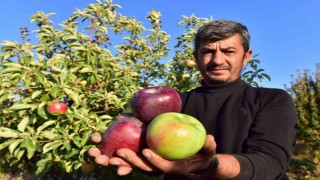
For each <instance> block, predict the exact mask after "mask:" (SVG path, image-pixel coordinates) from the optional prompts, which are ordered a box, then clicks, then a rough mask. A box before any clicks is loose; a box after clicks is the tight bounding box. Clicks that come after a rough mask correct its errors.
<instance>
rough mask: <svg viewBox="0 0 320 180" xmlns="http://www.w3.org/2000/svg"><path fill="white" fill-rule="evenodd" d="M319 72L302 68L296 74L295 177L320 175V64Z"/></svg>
mask: <svg viewBox="0 0 320 180" xmlns="http://www.w3.org/2000/svg"><path fill="white" fill-rule="evenodd" d="M316 68H317V69H316V72H311V71H310V70H304V71H303V72H301V71H298V76H297V77H294V76H292V82H291V86H290V87H287V91H288V92H289V93H290V94H291V96H292V97H293V99H294V103H295V105H296V109H297V114H298V124H297V130H298V131H297V132H298V133H297V150H296V151H297V152H296V156H295V157H294V159H293V161H292V163H291V166H292V168H291V171H292V172H293V173H295V174H298V175H299V176H298V177H295V179H301V178H311V177H319V176H320V64H317V67H316Z"/></svg>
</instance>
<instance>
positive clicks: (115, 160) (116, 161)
mask: <svg viewBox="0 0 320 180" xmlns="http://www.w3.org/2000/svg"><path fill="white" fill-rule="evenodd" d="M109 164H111V165H115V166H119V167H120V166H131V165H130V164H129V163H128V162H126V161H125V160H124V159H122V158H120V157H111V158H110V160H109Z"/></svg>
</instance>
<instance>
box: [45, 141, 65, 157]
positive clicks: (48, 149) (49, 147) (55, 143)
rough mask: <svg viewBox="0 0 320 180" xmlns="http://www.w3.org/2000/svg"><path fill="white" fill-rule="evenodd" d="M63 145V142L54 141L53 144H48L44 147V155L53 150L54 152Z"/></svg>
mask: <svg viewBox="0 0 320 180" xmlns="http://www.w3.org/2000/svg"><path fill="white" fill-rule="evenodd" d="M62 144H63V141H62V140H55V141H52V142H49V143H47V144H45V145H44V146H43V149H42V150H43V154H45V153H47V152H49V151H51V150H54V149H57V148H58V147H59V146H61V145H62Z"/></svg>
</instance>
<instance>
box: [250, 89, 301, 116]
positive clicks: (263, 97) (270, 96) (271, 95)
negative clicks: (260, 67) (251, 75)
mask: <svg viewBox="0 0 320 180" xmlns="http://www.w3.org/2000/svg"><path fill="white" fill-rule="evenodd" d="M248 91H252V92H251V93H252V94H254V95H253V96H254V97H253V98H254V99H255V102H257V103H258V104H259V107H260V109H263V108H267V107H269V108H276V107H278V108H286V109H290V110H291V111H294V109H295V106H294V102H293V98H292V96H291V95H290V94H289V93H288V92H287V91H285V90H284V89H278V88H261V87H259V88H254V87H251V88H249V89H248ZM247 93H249V92H247Z"/></svg>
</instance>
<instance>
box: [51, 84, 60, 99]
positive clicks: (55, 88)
mask: <svg viewBox="0 0 320 180" xmlns="http://www.w3.org/2000/svg"><path fill="white" fill-rule="evenodd" d="M58 92H59V86H58V85H56V84H52V87H51V91H50V94H51V96H52V97H54V98H56V97H57V95H58Z"/></svg>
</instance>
